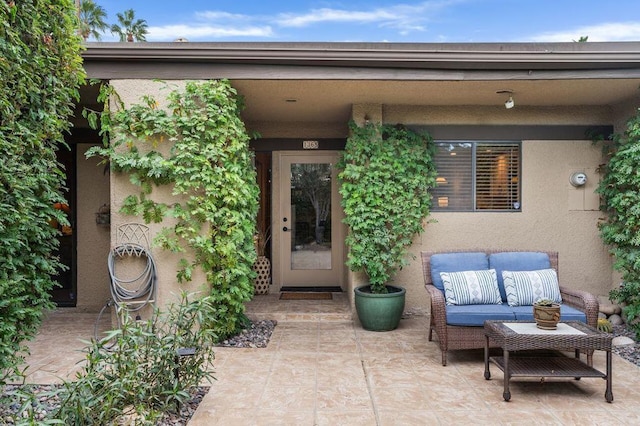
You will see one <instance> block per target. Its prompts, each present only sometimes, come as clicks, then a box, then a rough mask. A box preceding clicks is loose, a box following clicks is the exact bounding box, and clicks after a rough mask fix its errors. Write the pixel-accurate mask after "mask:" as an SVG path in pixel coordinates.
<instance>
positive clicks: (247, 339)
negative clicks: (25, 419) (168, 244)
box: [0, 321, 640, 426]
mask: <svg viewBox="0 0 640 426" xmlns="http://www.w3.org/2000/svg"><path fill="white" fill-rule="evenodd" d="M275 326H276V322H275V321H259V322H255V323H253V324H252V326H251V328H249V329H247V330H244V331H243V332H242V333H241V334H239V335H238V336H235V337H234V338H232V339H229V340H225V341H224V342H222V343H220V345H219V346H224V347H234V348H264V347H266V346H267V344H268V343H269V339H270V338H271V334H272V332H273V329H274V328H275ZM613 335H614V336H627V337H630V338H632V339H634V340H636V339H635V334H634V333H633V332H632V331H631V330H629V329H627V328H626V327H625V326H615V327H614V330H613ZM613 352H615V353H616V354H618V355H619V356H621V357H622V358H624V359H626V360H628V361H629V362H631V363H633V364H635V365H637V366H639V367H640V343H638V342H636V344H635V345H632V346H624V347H615V348H614V350H613ZM54 386H55V385H25V386H7V388H6V389H5V390H4V395H3V397H6V398H7V400H8V401H10V402H9V403H8V404H6V403H4V400H0V423H2V424H5V423H6V424H10V425H11V424H14V420H13V416H15V415H16V413H17V412H18V410H19V409H20V403H19V401H20V399H19V397H18V396H17V395H16V392H25V391H31V392H33V393H35V394H36V395H38V399H39V405H40V407H39V408H38V410H37V411H38V417H39V418H40V419H43V418H44V417H45V416H46V413H47V412H49V411H52V410H54V409H55V407H56V404H58V401H57V400H55V398H50V397H49V396H48V395H47V393H49V392H50V391H51V390H52V389H54ZM208 390H209V388H208V387H199V388H196V389H193V390H192V391H191V399H190V400H189V401H188V402H187V403H186V404H184V405H183V406H182V408H181V410H180V413H166V414H165V416H164V417H163V419H162V421H161V422H160V423H158V425H160V426H177V425H186V424H187V422H188V421H189V419H191V416H193V413H195V411H196V409H197V408H198V405H199V404H200V401H202V398H203V397H204V396H205V395H206V393H207V392H208Z"/></svg>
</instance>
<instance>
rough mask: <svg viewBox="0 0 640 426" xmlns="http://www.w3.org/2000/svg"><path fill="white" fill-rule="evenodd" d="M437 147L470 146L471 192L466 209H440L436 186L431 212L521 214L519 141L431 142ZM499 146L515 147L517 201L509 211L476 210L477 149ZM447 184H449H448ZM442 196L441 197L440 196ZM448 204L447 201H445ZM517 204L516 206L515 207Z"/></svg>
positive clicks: (456, 140)
mask: <svg viewBox="0 0 640 426" xmlns="http://www.w3.org/2000/svg"><path fill="white" fill-rule="evenodd" d="M433 142H434V143H435V144H436V145H437V146H438V147H439V146H440V145H443V144H455V145H464V144H469V145H471V169H470V170H469V175H470V178H471V191H470V198H471V199H470V205H469V207H468V208H464V207H453V208H452V207H449V206H448V205H447V206H445V207H440V206H439V204H438V196H439V195H440V194H438V191H437V188H438V186H437V184H436V188H435V190H434V191H432V208H431V211H432V212H434V213H444V212H459V213H520V212H522V141H521V140H490V139H487V140H469V139H438V140H434V141H433ZM499 145H508V146H513V147H517V150H518V163H517V168H516V177H517V183H516V185H517V187H516V189H515V192H516V194H517V196H518V200H517V201H514V202H513V205H512V208H509V209H486V208H478V176H477V173H478V167H477V166H478V163H477V162H478V147H482V146H499ZM434 161H436V164H435V166H436V170H437V169H438V163H437V159H436V158H434ZM510 168H511V166H510ZM448 184H449V183H448ZM440 196H442V195H440ZM447 203H448V200H447ZM516 204H517V206H516Z"/></svg>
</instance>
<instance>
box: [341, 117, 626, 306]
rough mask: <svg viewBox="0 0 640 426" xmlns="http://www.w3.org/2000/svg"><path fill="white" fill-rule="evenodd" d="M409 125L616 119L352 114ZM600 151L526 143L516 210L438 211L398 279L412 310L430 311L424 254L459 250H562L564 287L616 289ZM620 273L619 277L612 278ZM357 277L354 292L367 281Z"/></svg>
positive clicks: (583, 143)
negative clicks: (602, 221) (580, 178)
mask: <svg viewBox="0 0 640 426" xmlns="http://www.w3.org/2000/svg"><path fill="white" fill-rule="evenodd" d="M365 115H366V116H367V117H368V118H369V119H372V120H376V121H383V122H387V123H398V122H400V123H405V124H419V125H429V124H439V125H440V124H445V125H446V124H478V125H493V124H495V125H500V124H508V125H513V124H520V125H522V124H529V125H531V124H545V125H550V124H556V125H563V124H564V125H566V124H600V123H603V124H605V123H611V108H607V107H601V108H586V107H575V108H514V109H513V110H505V109H504V108H497V107H495V108H494V107H488V108H487V107H483V108H478V107H469V106H462V107H457V108H455V107H429V106H406V105H385V106H382V107H381V106H379V105H364V104H363V105H354V108H353V119H354V120H355V121H356V122H362V121H363V117H364V116H365ZM602 162H603V158H602V153H601V148H600V147H599V146H596V145H594V144H593V143H592V141H590V140H574V141H566V140H562V141H557V140H554V141H544V140H524V141H522V200H521V202H522V211H521V212H514V213H481V212H477V213H464V212H451V213H445V212H436V213H432V215H431V217H430V218H431V219H434V220H435V222H432V223H428V224H427V225H426V227H425V232H424V233H423V234H422V235H420V236H419V237H417V238H416V240H415V242H414V244H413V246H412V248H411V253H412V255H414V256H415V257H416V258H415V260H413V261H412V262H411V263H410V265H408V266H407V267H405V268H404V269H403V270H402V271H400V272H399V273H398V274H397V276H396V278H395V283H396V284H399V285H402V286H404V287H406V288H407V306H406V310H408V311H415V312H426V311H428V309H429V308H428V306H429V300H428V296H427V293H426V291H425V290H424V287H423V286H424V280H423V277H422V268H421V262H420V252H421V251H423V250H425V251H438V250H455V249H476V248H478V249H484V248H487V249H505V250H509V249H519V250H522V249H530V250H550V251H558V252H559V279H560V282H561V284H562V285H565V286H568V287H572V288H578V289H582V290H586V291H589V292H592V293H594V294H596V295H600V296H604V295H606V294H607V293H608V292H609V290H610V289H611V287H612V285H613V284H612V283H613V279H612V268H611V258H610V256H609V254H608V251H607V249H606V247H605V246H604V245H603V243H602V241H601V239H600V237H599V233H598V229H597V223H598V219H599V218H600V217H601V216H602V213H601V212H600V211H599V210H598V208H599V197H598V195H597V194H596V193H595V192H594V191H595V189H596V187H597V184H598V181H599V179H600V176H599V174H598V172H597V171H596V170H597V169H598V166H599V165H600V164H602ZM576 171H582V172H585V173H586V174H587V176H588V181H587V184H586V185H585V186H584V187H581V188H575V187H573V186H571V184H570V183H569V177H570V176H571V174H572V173H573V172H576ZM613 276H615V275H613ZM365 280H366V277H363V276H362V274H350V277H349V291H350V292H351V291H352V289H353V287H354V286H356V285H359V284H361V283H364V282H365Z"/></svg>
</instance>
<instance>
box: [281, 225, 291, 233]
mask: <svg viewBox="0 0 640 426" xmlns="http://www.w3.org/2000/svg"><path fill="white" fill-rule="evenodd" d="M282 230H283V231H284V232H289V231H291V229H289V228H287V227H286V226H283V227H282Z"/></svg>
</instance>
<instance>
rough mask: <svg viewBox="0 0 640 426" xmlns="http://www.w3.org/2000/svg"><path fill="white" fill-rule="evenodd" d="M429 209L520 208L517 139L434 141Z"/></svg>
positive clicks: (503, 209) (476, 209) (482, 209)
mask: <svg viewBox="0 0 640 426" xmlns="http://www.w3.org/2000/svg"><path fill="white" fill-rule="evenodd" d="M437 148H438V149H437V153H436V157H435V161H436V169H437V171H438V179H437V185H436V188H434V190H433V191H432V194H433V206H432V210H433V211H518V210H520V143H513V142H511V143H499V142H438V143H437Z"/></svg>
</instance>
